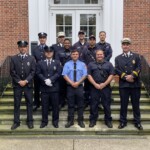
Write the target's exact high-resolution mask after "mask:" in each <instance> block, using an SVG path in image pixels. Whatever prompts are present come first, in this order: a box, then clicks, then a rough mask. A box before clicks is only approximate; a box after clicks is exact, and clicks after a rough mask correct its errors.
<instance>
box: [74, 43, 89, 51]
mask: <svg viewBox="0 0 150 150" xmlns="http://www.w3.org/2000/svg"><path fill="white" fill-rule="evenodd" d="M87 45H88V42H85V43H84V44H83V45H82V44H81V43H80V41H78V42H76V43H74V44H73V46H72V48H73V49H76V50H78V51H79V53H82V50H83V49H84V48H85V47H87Z"/></svg>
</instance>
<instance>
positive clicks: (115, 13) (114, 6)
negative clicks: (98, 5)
mask: <svg viewBox="0 0 150 150" xmlns="http://www.w3.org/2000/svg"><path fill="white" fill-rule="evenodd" d="M103 11H104V12H103V14H104V16H103V19H104V23H103V30H105V31H106V33H107V41H108V42H109V43H110V44H111V46H112V49H113V56H112V58H111V62H112V63H113V64H114V59H115V57H116V56H117V55H119V54H121V53H122V50H121V44H120V41H121V39H122V37H123V0H104V10H103Z"/></svg>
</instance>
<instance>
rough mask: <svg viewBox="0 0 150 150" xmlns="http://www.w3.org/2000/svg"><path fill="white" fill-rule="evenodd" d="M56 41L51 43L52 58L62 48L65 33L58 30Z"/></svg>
mask: <svg viewBox="0 0 150 150" xmlns="http://www.w3.org/2000/svg"><path fill="white" fill-rule="evenodd" d="M57 40H58V41H57V43H56V44H53V45H52V47H53V50H54V58H55V55H57V53H59V51H62V50H64V40H65V33H64V32H58V39H57Z"/></svg>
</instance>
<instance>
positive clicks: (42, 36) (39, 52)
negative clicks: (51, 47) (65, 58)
mask: <svg viewBox="0 0 150 150" xmlns="http://www.w3.org/2000/svg"><path fill="white" fill-rule="evenodd" d="M38 37H39V41H40V44H39V45H38V46H37V47H36V48H35V49H34V50H33V51H32V55H33V56H34V58H35V60H36V63H38V62H39V61H41V60H44V59H45V55H44V47H45V46H46V40H47V34H46V33H44V32H40V33H38ZM39 87H40V85H39V78H38V77H37V75H35V77H34V106H33V111H36V110H37V109H38V108H39V107H40V89H39Z"/></svg>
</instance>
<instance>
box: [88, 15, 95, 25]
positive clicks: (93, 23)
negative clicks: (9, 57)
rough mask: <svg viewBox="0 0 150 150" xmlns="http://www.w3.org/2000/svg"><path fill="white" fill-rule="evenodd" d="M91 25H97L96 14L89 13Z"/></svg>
mask: <svg viewBox="0 0 150 150" xmlns="http://www.w3.org/2000/svg"><path fill="white" fill-rule="evenodd" d="M88 17H89V18H88V19H89V25H96V15H95V14H94V15H89V16H88Z"/></svg>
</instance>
